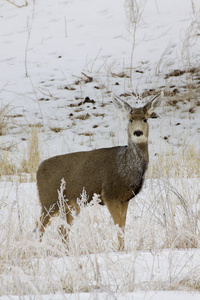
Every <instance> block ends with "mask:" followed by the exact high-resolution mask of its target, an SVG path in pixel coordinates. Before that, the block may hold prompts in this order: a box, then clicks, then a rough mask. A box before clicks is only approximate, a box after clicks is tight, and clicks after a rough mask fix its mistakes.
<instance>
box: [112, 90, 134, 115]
mask: <svg viewBox="0 0 200 300" xmlns="http://www.w3.org/2000/svg"><path fill="white" fill-rule="evenodd" d="M112 98H113V103H114V104H115V107H116V108H117V109H120V110H122V111H123V112H126V113H130V112H131V110H132V106H131V105H130V104H128V103H127V102H126V101H124V100H122V99H121V98H119V97H118V96H116V95H115V94H112Z"/></svg>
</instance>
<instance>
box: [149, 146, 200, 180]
mask: <svg viewBox="0 0 200 300" xmlns="http://www.w3.org/2000/svg"><path fill="white" fill-rule="evenodd" d="M163 177H164V178H178V177H180V178H181V177H182V178H194V177H197V178H199V177H200V149H197V148H196V147H195V146H194V145H188V146H187V147H181V148H180V150H179V152H178V153H176V154H175V153H174V150H173V148H170V147H169V148H168V149H167V151H166V153H165V154H164V155H158V156H157V158H156V159H154V160H153V161H150V164H149V169H148V172H147V178H163Z"/></svg>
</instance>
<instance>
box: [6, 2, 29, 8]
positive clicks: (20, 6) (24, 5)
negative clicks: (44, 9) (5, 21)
mask: <svg viewBox="0 0 200 300" xmlns="http://www.w3.org/2000/svg"><path fill="white" fill-rule="evenodd" d="M6 1H7V2H8V3H10V4H12V5H14V6H16V7H18V8H22V7H26V6H28V1H27V0H25V4H22V5H18V4H16V3H14V2H12V1H10V0H6Z"/></svg>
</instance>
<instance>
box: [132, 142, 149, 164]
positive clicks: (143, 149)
mask: <svg viewBox="0 0 200 300" xmlns="http://www.w3.org/2000/svg"><path fill="white" fill-rule="evenodd" d="M127 155H128V156H130V157H131V156H133V157H135V156H138V157H139V158H140V159H141V160H142V161H144V163H146V164H148V162H149V152H148V143H133V142H129V144H128V147H127Z"/></svg>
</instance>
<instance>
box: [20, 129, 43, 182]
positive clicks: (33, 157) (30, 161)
mask: <svg viewBox="0 0 200 300" xmlns="http://www.w3.org/2000/svg"><path fill="white" fill-rule="evenodd" d="M38 133H39V132H38V128H37V127H34V126H33V127H31V131H30V138H29V140H28V153H27V158H26V159H24V160H23V161H22V172H25V173H29V174H30V175H31V180H33V179H34V178H35V173H36V171H37V169H38V166H39V161H40V155H39V149H38Z"/></svg>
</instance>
